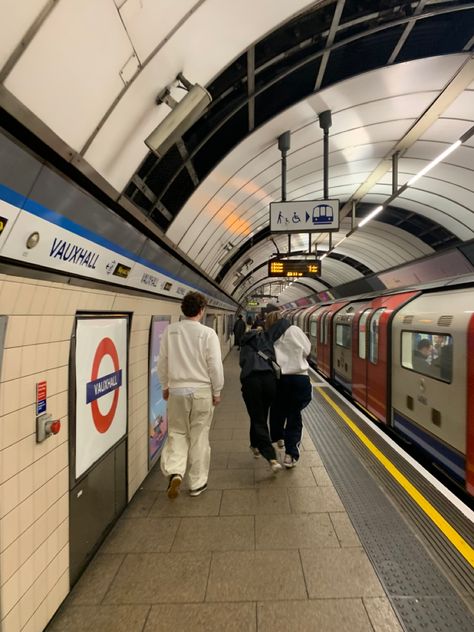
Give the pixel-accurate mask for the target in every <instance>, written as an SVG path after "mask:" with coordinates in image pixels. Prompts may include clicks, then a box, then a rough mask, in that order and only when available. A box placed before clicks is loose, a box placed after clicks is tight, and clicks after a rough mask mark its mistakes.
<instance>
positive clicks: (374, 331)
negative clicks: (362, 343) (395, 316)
mask: <svg viewBox="0 0 474 632" xmlns="http://www.w3.org/2000/svg"><path fill="white" fill-rule="evenodd" d="M384 311H385V308H384V307H382V308H381V309H378V310H377V311H375V312H374V313H373V315H372V318H371V319H370V331H369V360H370V361H371V362H372V364H377V362H378V360H379V321H380V317H381V316H382V314H383V312H384Z"/></svg>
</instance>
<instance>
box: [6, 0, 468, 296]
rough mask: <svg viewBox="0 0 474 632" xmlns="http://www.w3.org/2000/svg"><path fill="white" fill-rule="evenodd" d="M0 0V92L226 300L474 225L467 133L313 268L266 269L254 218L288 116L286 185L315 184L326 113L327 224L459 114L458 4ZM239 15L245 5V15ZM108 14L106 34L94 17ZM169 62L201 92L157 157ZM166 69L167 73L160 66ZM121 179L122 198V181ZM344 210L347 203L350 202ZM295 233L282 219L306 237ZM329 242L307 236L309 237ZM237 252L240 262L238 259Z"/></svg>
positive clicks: (357, 272) (449, 240) (386, 181)
mask: <svg viewBox="0 0 474 632" xmlns="http://www.w3.org/2000/svg"><path fill="white" fill-rule="evenodd" d="M18 7H19V5H18V3H14V2H13V0H7V1H6V3H4V9H2V12H3V11H7V12H8V20H2V21H1V24H2V26H0V35H1V37H0V42H1V43H0V63H1V64H2V70H1V72H0V75H1V80H2V87H1V92H0V97H1V104H2V106H3V107H5V109H7V110H8V111H9V112H10V113H12V114H13V115H14V116H15V117H17V118H18V120H20V122H22V123H23V124H24V125H26V126H28V127H30V129H32V130H33V131H34V132H35V133H36V134H37V135H38V136H39V137H40V138H41V139H42V140H44V141H45V142H47V143H48V144H50V145H51V146H52V147H54V148H55V149H56V150H57V151H58V152H60V153H61V154H62V155H63V156H67V157H68V160H70V161H71V162H72V163H73V164H75V165H77V166H78V168H80V169H81V170H82V171H83V172H84V173H86V174H87V175H88V176H89V177H90V178H91V179H92V180H94V181H95V182H99V183H100V184H101V185H102V186H103V187H104V188H105V189H106V190H107V193H108V194H109V195H110V196H112V197H113V198H115V199H117V200H118V201H119V202H120V201H123V200H124V198H127V199H128V200H129V201H131V202H132V203H133V204H134V205H136V207H138V208H139V209H141V211H142V213H143V221H144V222H146V221H150V220H151V221H152V222H154V223H155V224H156V226H157V228H159V229H161V230H162V231H164V232H165V234H166V237H167V238H168V239H169V240H170V241H171V242H172V243H173V244H174V245H175V246H176V249H177V250H179V251H181V252H182V253H184V254H185V255H187V256H188V257H189V258H190V259H191V260H192V261H193V262H194V263H195V264H196V266H197V267H199V269H200V270H202V271H204V272H205V273H206V274H207V275H208V276H209V277H211V278H213V279H216V280H217V281H218V282H219V283H220V285H221V287H222V288H223V289H224V290H225V291H226V292H228V293H229V294H231V295H232V296H233V297H234V298H236V299H238V300H242V299H244V298H245V297H246V296H249V295H251V294H252V292H255V291H256V290H258V291H259V292H263V293H267V294H272V292H275V291H276V290H279V292H283V294H282V296H285V297H287V296H288V297H290V296H299V295H304V294H308V293H313V292H316V291H320V290H323V289H325V288H327V287H332V286H334V285H339V284H342V283H346V282H349V281H351V280H354V279H356V278H360V277H361V276H363V275H366V274H370V273H371V272H378V271H381V270H384V269H387V268H390V267H392V266H396V265H399V264H400V263H404V262H406V261H409V260H412V259H415V258H418V257H422V256H425V255H427V254H430V253H432V252H434V251H435V250H438V249H440V248H443V247H446V246H447V245H452V244H455V243H457V242H459V241H464V240H468V239H471V238H473V237H474V219H473V218H474V215H473V209H474V184H473V182H474V179H473V175H474V174H473V171H474V140H473V138H472V137H470V138H468V139H467V140H466V142H464V143H463V144H462V146H461V147H459V148H458V149H457V150H456V151H455V152H453V153H452V154H451V155H450V156H449V157H447V158H446V159H445V160H444V161H442V162H441V163H440V164H438V165H437V166H436V167H435V168H434V169H432V171H430V173H429V174H427V175H426V176H424V177H423V178H421V179H420V180H418V181H417V182H416V183H415V184H414V185H413V186H410V187H408V188H406V190H404V191H402V192H401V194H400V195H399V196H398V197H397V198H396V199H395V200H393V202H392V203H391V204H390V205H389V206H388V208H386V209H385V210H384V211H383V212H382V213H381V214H380V215H379V216H378V217H377V219H376V220H374V221H372V222H371V223H369V224H368V225H367V226H364V228H360V229H358V230H356V232H354V233H353V234H351V236H350V237H349V238H348V239H346V240H345V241H344V242H343V243H341V244H340V245H339V246H337V248H336V249H335V250H334V251H331V253H330V254H329V255H328V256H326V257H325V258H324V260H323V272H322V277H321V280H320V281H311V280H305V281H304V282H303V283H294V284H293V285H292V286H291V287H290V286H287V284H285V283H280V284H279V285H278V284H277V283H275V282H273V283H270V282H269V280H268V278H267V272H266V266H265V262H266V261H267V259H268V258H269V257H270V256H271V255H272V254H273V253H275V252H277V251H280V252H285V251H286V250H287V248H288V240H287V238H286V237H284V236H278V237H275V236H273V239H272V238H271V235H270V234H269V231H268V204H269V202H270V201H275V200H278V199H280V195H281V178H280V169H281V167H280V153H279V151H278V149H277V137H278V136H279V135H280V134H281V133H283V132H284V131H286V130H290V131H291V150H290V152H289V155H288V174H287V175H288V179H287V192H288V199H290V200H306V199H317V198H322V197H323V158H322V145H323V143H322V130H321V129H320V127H319V124H318V114H319V113H320V112H322V111H324V110H331V112H332V127H331V129H330V148H329V150H330V154H329V164H330V171H329V192H330V196H331V197H337V198H339V199H340V200H341V204H342V205H343V213H342V214H343V215H344V216H345V219H344V220H343V222H342V224H341V229H340V231H339V232H338V233H337V234H336V235H333V240H332V244H333V245H334V244H337V243H338V242H339V241H341V240H342V239H343V237H344V236H345V235H347V233H348V232H349V231H351V228H353V227H356V226H357V224H358V222H359V221H360V219H361V218H362V217H364V216H365V215H366V214H367V213H368V212H369V211H370V210H371V209H372V208H373V207H374V206H377V205H379V204H383V203H384V202H385V201H386V200H387V198H389V197H390V195H391V193H392V174H391V157H392V155H393V154H394V153H395V152H396V153H397V154H398V156H399V158H398V171H399V172H398V186H399V187H400V186H403V185H404V184H405V183H406V182H407V181H408V180H409V179H410V178H411V177H412V176H413V175H415V174H416V173H418V172H419V171H420V169H422V168H423V167H424V166H425V165H426V164H427V163H428V162H429V161H431V160H433V159H434V158H435V157H436V156H438V155H439V154H440V153H441V152H442V151H443V150H444V149H446V148H447V147H448V146H449V145H451V144H452V143H453V142H454V141H456V140H457V139H458V138H460V137H462V136H463V134H466V132H467V131H468V130H470V129H471V128H472V126H473V121H474V59H473V54H472V49H473V45H474V27H473V25H474V5H473V4H472V3H468V2H461V1H452V2H439V1H438V0H432V1H423V0H421V1H420V2H411V3H409V2H408V3H400V2H391V1H384V2H372V1H369V0H337V1H320V2H307V1H304V0H292V2H287V1H286V0H259V2H258V3H255V2H253V1H252V2H250V1H249V0H240V1H239V2H235V0H234V1H231V0H199V1H192V0H181V1H180V2H179V3H170V2H168V1H166V0H82V2H81V3H77V2H75V0H59V1H57V2H52V1H48V0H34V1H32V2H29V3H28V5H27V6H25V5H23V3H22V4H21V10H20V9H19V8H18ZM249 16H251V18H252V19H249ZM105 32H107V46H104V33H105ZM178 72H182V73H183V74H184V75H185V76H186V77H187V78H188V79H189V80H190V81H191V82H192V83H194V82H197V83H200V84H201V85H204V86H206V87H207V89H208V90H209V92H210V93H211V95H212V97H213V102H212V103H211V105H210V107H209V108H208V109H207V111H206V112H205V113H204V114H203V116H202V117H201V118H200V119H199V120H198V121H197V123H196V124H195V125H193V127H192V128H191V129H190V130H189V131H188V132H186V133H185V134H184V135H183V137H182V139H180V140H179V141H178V142H177V143H176V144H175V145H174V146H173V147H172V148H171V149H170V150H169V151H168V152H167V153H166V154H165V155H164V156H163V157H162V158H157V157H156V156H155V155H154V154H147V149H146V146H145V145H144V142H143V141H144V138H146V137H147V136H148V134H149V133H150V132H151V131H152V130H153V129H154V127H155V126H156V125H157V124H158V123H159V122H160V120H162V119H163V118H164V117H165V116H166V114H167V113H168V112H169V108H168V106H166V105H164V104H161V105H159V106H156V105H155V99H156V96H157V94H158V93H159V92H161V91H162V90H163V88H164V87H165V86H169V85H172V89H171V93H172V96H173V97H174V98H176V99H177V100H179V99H180V98H181V97H182V94H183V93H182V91H180V90H179V89H178V87H177V82H176V81H175V78H176V76H177V74H178ZM173 82H174V83H173ZM122 193H123V194H124V196H123V197H121V194H122ZM353 201H354V202H357V206H356V212H355V218H354V219H353V220H351V218H350V207H351V203H352V202H353ZM308 245H309V244H308V235H293V236H292V238H291V248H292V250H306V249H307V248H308ZM328 248H329V238H328V235H327V234H321V235H319V236H318V235H313V236H312V238H311V250H312V251H313V252H314V251H316V250H318V251H319V252H320V253H322V252H324V251H327V250H328ZM249 262H251V263H249Z"/></svg>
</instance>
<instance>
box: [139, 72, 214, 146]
mask: <svg viewBox="0 0 474 632" xmlns="http://www.w3.org/2000/svg"><path fill="white" fill-rule="evenodd" d="M176 79H177V80H178V87H181V88H184V90H187V92H186V94H185V95H184V97H183V98H182V99H181V101H175V99H173V97H172V96H171V93H170V88H171V86H167V87H166V88H165V89H164V90H163V91H162V92H160V94H159V95H158V96H157V97H156V104H157V105H161V104H162V103H166V105H168V106H169V107H170V108H171V112H169V113H168V114H167V116H166V117H165V118H164V119H163V120H162V121H161V122H160V123H159V125H158V127H156V128H155V129H154V130H153V132H152V133H151V134H150V135H149V136H148V137H147V138H146V139H145V145H146V146H147V147H148V148H149V149H151V151H152V152H153V153H154V154H156V155H157V156H158V157H159V158H161V157H162V156H164V154H165V153H166V152H167V151H168V149H170V148H171V147H172V146H173V145H174V144H175V143H176V142H177V141H178V140H179V139H180V138H182V136H183V134H184V133H185V132H187V130H188V129H189V128H190V127H191V126H192V125H193V124H194V123H195V122H196V121H197V120H198V119H199V117H200V116H201V114H202V113H203V112H204V111H205V109H206V108H207V106H208V105H209V104H210V103H211V101H212V97H211V95H210V94H209V92H208V91H207V90H206V89H205V88H203V87H202V86H200V85H199V84H198V83H195V84H194V85H193V84H192V83H190V82H189V81H188V80H187V79H186V78H185V77H184V76H183V75H182V74H181V73H179V74H178V76H177V77H176Z"/></svg>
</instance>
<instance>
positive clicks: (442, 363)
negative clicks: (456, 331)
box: [401, 331, 453, 382]
mask: <svg viewBox="0 0 474 632" xmlns="http://www.w3.org/2000/svg"><path fill="white" fill-rule="evenodd" d="M401 343H402V353H401V358H402V366H403V367H404V368H405V369H409V370H411V371H415V372H416V373H421V375H426V376H427V377H432V378H434V379H435V380H441V381H442V382H451V381H452V377H453V339H452V336H450V335H449V334H445V335H440V334H432V333H427V332H425V331H403V332H402V340H401Z"/></svg>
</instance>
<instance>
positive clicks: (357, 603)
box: [47, 349, 401, 632]
mask: <svg viewBox="0 0 474 632" xmlns="http://www.w3.org/2000/svg"><path fill="white" fill-rule="evenodd" d="M237 358H238V355H237V350H236V349H234V350H233V351H232V352H231V353H230V354H229V356H228V357H227V358H226V361H225V364H224V368H225V378H226V385H225V388H224V392H223V401H222V403H221V405H220V406H218V407H217V409H216V414H215V417H214V422H213V427H212V431H211V439H212V441H211V443H212V464H211V472H210V477H209V489H208V491H206V492H205V493H204V494H203V495H202V496H199V497H197V498H191V497H190V496H189V495H188V494H187V492H186V490H183V491H182V492H181V494H180V496H179V497H178V498H177V499H176V500H169V499H168V498H167V496H166V491H165V490H166V485H167V481H166V480H165V478H164V477H163V475H162V474H161V472H160V470H159V466H158V467H155V468H154V469H153V470H152V471H151V472H150V474H149V476H148V477H147V479H146V480H145V481H144V483H143V485H142V488H141V489H140V490H139V491H138V492H137V494H136V495H135V497H134V498H133V500H132V502H131V503H130V505H129V506H128V508H127V509H126V511H125V512H124V513H123V515H122V516H121V518H120V519H119V521H118V522H117V524H116V526H115V527H114V529H113V530H112V532H111V533H110V535H109V536H108V538H107V539H106V541H105V542H104V544H103V545H102V547H101V549H100V550H99V552H98V553H97V554H96V556H95V558H94V559H93V561H92V562H91V564H90V565H89V567H88V568H87V570H86V571H85V573H84V574H83V576H82V577H81V579H80V580H79V582H78V583H77V584H76V586H75V587H74V589H73V590H72V592H71V594H70V595H69V597H68V598H67V599H66V601H65V602H64V603H63V605H62V607H61V608H60V610H59V612H58V613H57V615H56V617H55V618H54V619H53V621H52V622H51V623H50V625H49V626H48V628H47V630H48V632H59V631H61V632H95V631H97V632H99V631H100V632H109V631H110V632H122V631H123V632H185V631H186V632H189V631H192V632H224V631H225V632H234V631H235V632H257V631H258V632H280V631H281V632H287V631H290V630H291V631H293V630H294V631H297V632H310V631H311V632H314V631H316V630H317V631H318V632H345V631H349V632H401V627H400V625H399V623H398V620H397V618H396V616H395V614H394V612H393V610H392V608H391V605H390V602H389V601H388V599H387V597H386V595H385V592H384V589H383V587H382V585H381V584H380V582H379V580H378V579H377V576H376V574H375V572H374V570H373V568H372V565H371V563H370V561H369V559H368V557H367V555H366V553H365V552H364V550H363V548H362V546H361V543H360V540H359V539H358V537H357V534H356V532H355V531H354V529H353V527H352V525H351V522H350V519H349V517H348V515H347V513H346V511H345V509H344V506H343V504H342V503H341V501H340V499H339V497H338V495H337V493H336V490H335V489H334V487H333V486H332V484H331V481H330V479H329V477H328V475H327V472H326V470H325V468H324V466H323V465H322V462H321V460H320V458H319V455H318V452H317V446H316V447H315V446H314V445H313V443H312V441H311V439H310V438H309V435H307V434H306V435H305V437H304V440H303V452H302V455H301V459H300V462H299V464H298V466H297V467H296V468H294V469H293V470H285V471H282V472H280V473H279V474H277V475H273V474H272V473H271V471H270V470H269V468H268V466H267V464H266V461H264V460H263V459H262V458H259V459H254V458H253V456H252V455H251V453H250V451H249V448H248V445H249V442H248V416H247V413H246V410H245V406H244V403H243V401H242V398H241V395H240V383H239V367H238V361H237ZM281 456H282V457H283V455H281Z"/></svg>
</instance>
